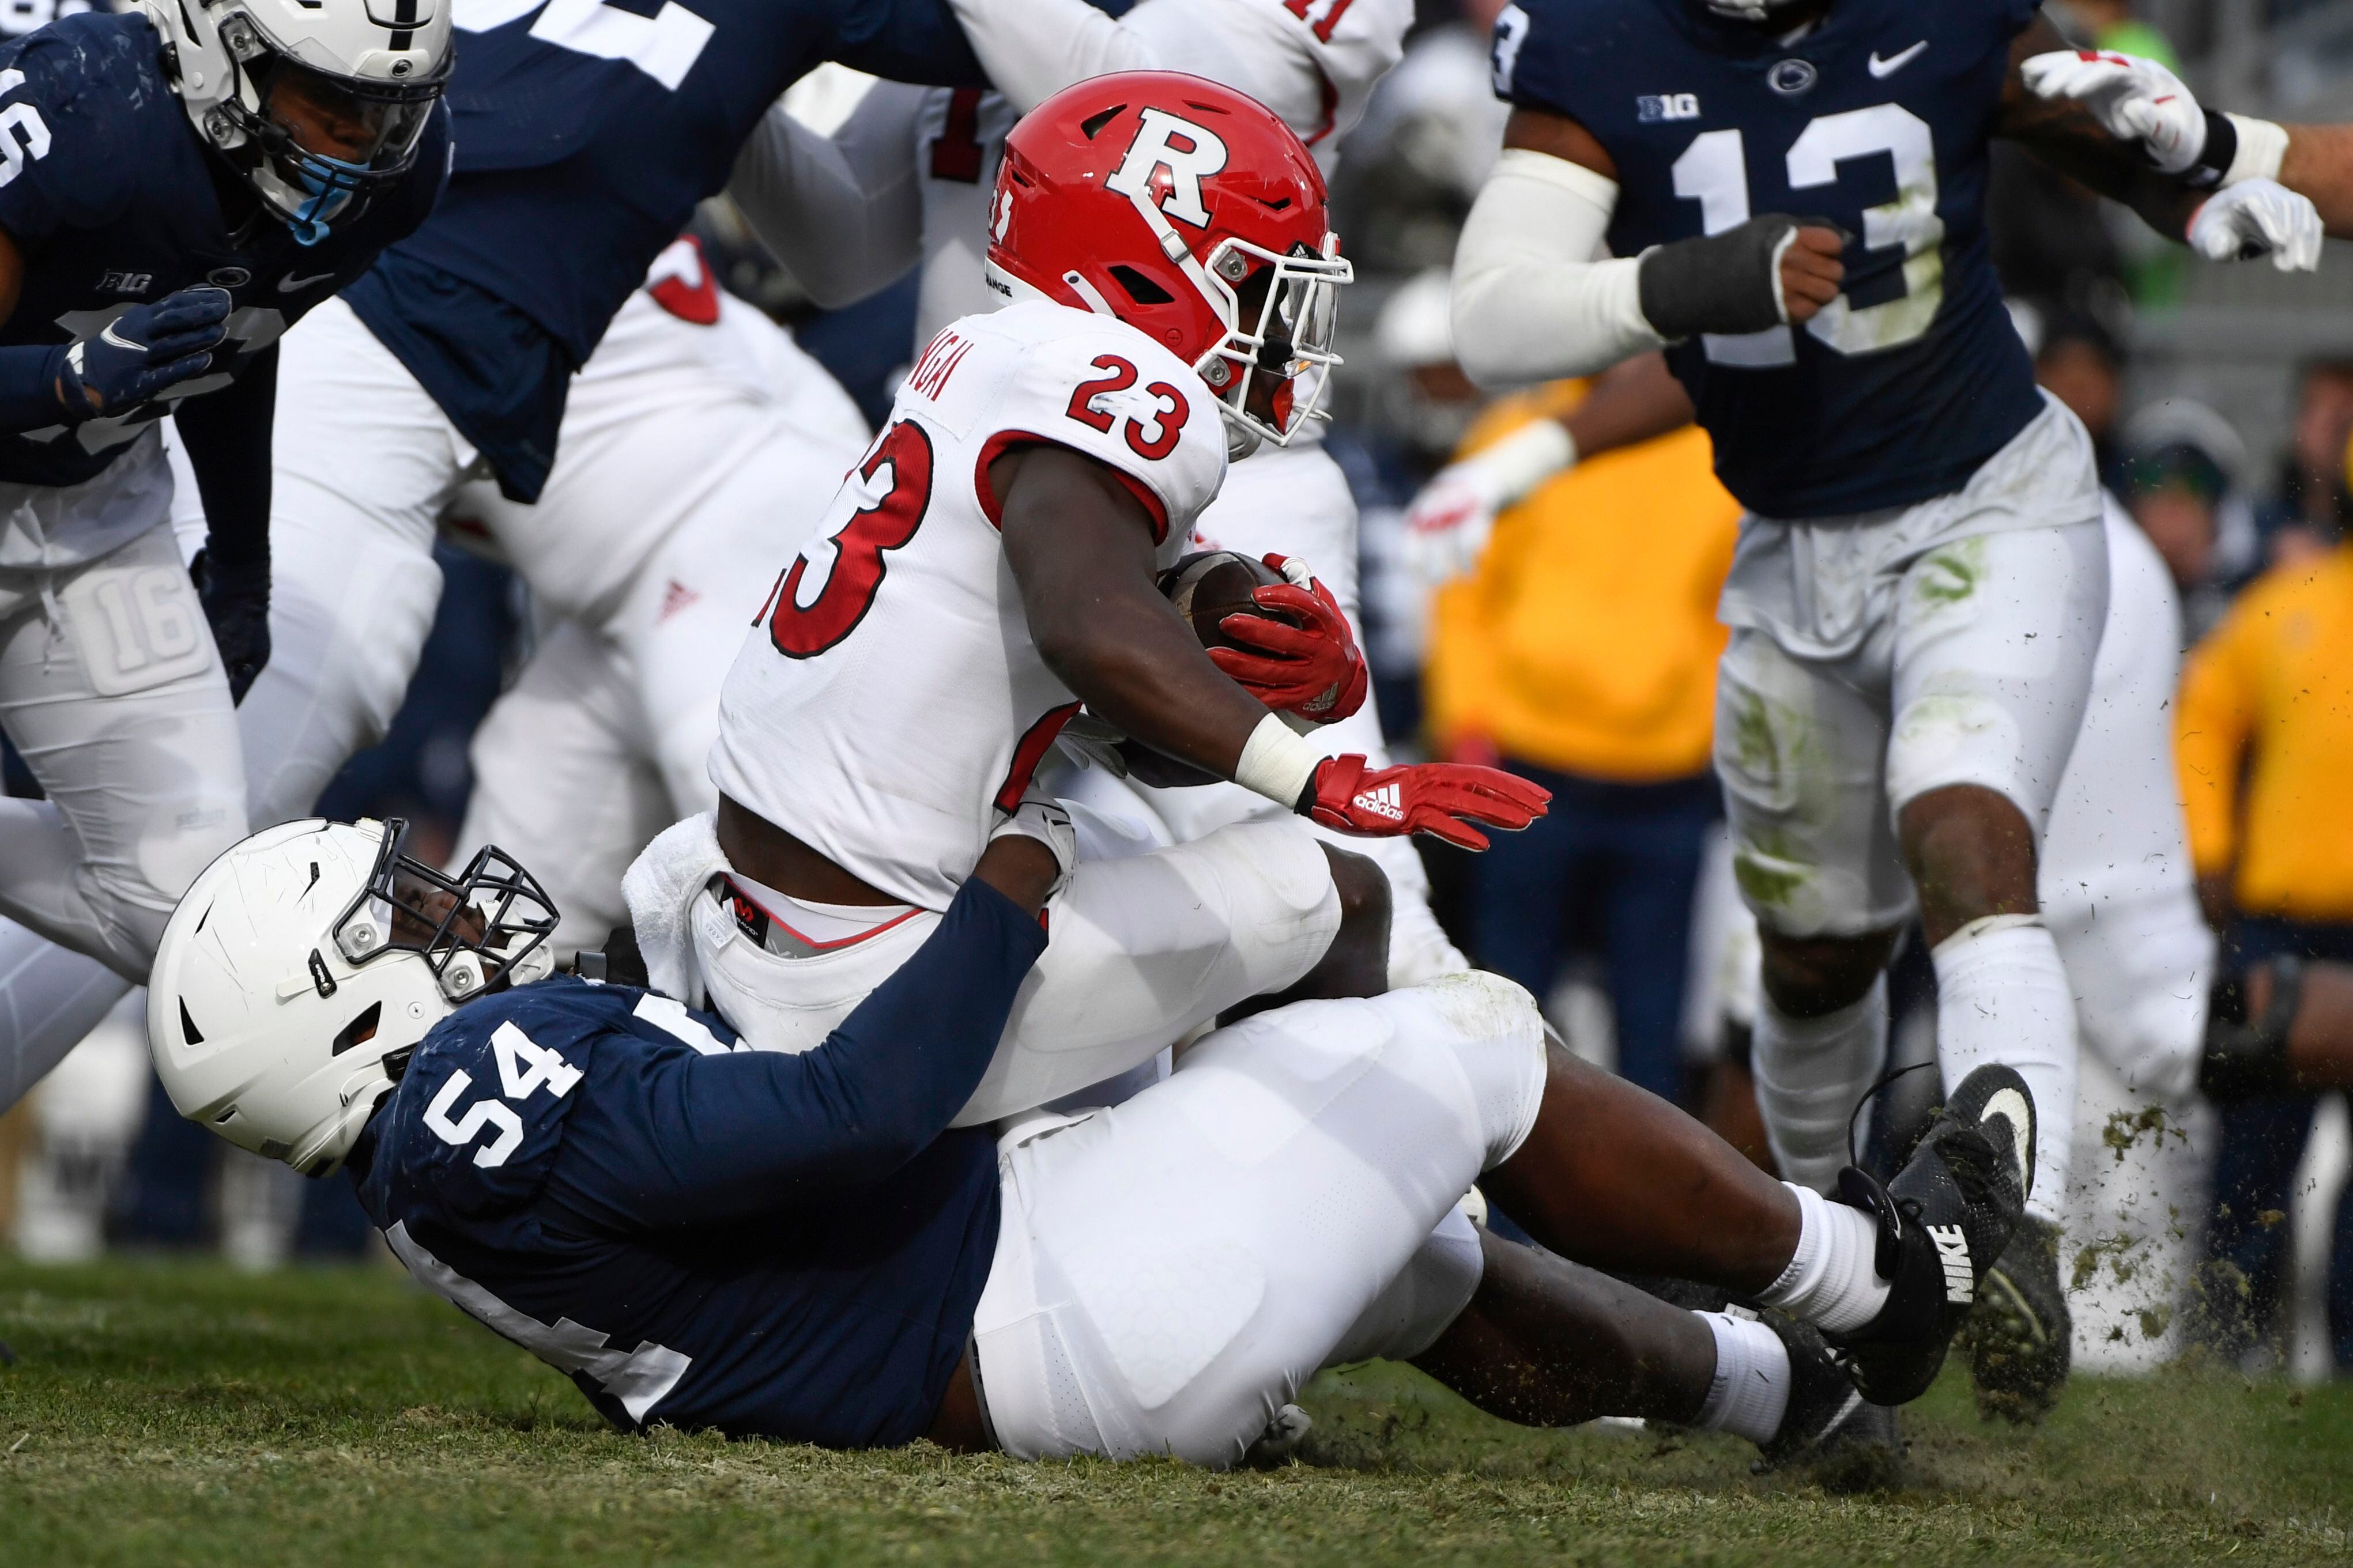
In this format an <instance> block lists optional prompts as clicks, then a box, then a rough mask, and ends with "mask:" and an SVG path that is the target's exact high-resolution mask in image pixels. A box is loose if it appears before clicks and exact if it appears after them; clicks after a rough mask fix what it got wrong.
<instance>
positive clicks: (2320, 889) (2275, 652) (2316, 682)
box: [2174, 545, 2353, 921]
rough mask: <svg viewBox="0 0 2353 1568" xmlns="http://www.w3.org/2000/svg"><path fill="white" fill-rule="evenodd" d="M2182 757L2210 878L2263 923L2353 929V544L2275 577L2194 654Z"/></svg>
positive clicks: (2200, 853) (2186, 683) (2195, 841)
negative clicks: (2230, 876) (2225, 878)
mask: <svg viewBox="0 0 2353 1568" xmlns="http://www.w3.org/2000/svg"><path fill="white" fill-rule="evenodd" d="M2174 752H2175V756H2176V759H2177V761H2178V763H2179V767H2180V771H2181V798H2182V800H2183V802H2184V803H2185V805H2187V806H2188V809H2189V853H2190V858H2191V859H2192V860H2193V861H2195V862H2196V864H2197V867H2198V872H2199V875H2200V876H2213V875H2217V874H2219V873H2221V872H2224V871H2230V870H2232V869H2233V868H2234V867H2235V875H2234V895H2235V898H2236V900H2237V903H2238V906H2239V908H2240V909H2242V910H2245V911H2247V912H2248V913H2250V914H2259V915H2281V916H2285V917H2287V918H2289V919H2292V920H2309V921H2353V795H2348V790H2353V545H2340V546H2339V547H2338V548H2337V550H2335V551H2334V552H2331V553H2329V554H2328V555H2327V556H2324V557H2323V558H2321V559H2320V560H2318V561H2315V562H2305V563H2298V564H2296V565H2294V566H2281V567H2275V568H2274V569H2273V570H2272V571H2271V572H2269V573H2266V574H2264V575H2263V577H2261V578H2260V579H2258V580H2257V581H2256V582H2255V583H2254V584H2253V586H2251V587H2249V588H2248V589H2247V591H2246V592H2245V593H2244V594H2242V595H2240V597H2239V600H2238V602H2237V603H2236V604H2234V605H2232V606H2231V610H2230V613H2229V614H2228V615H2226V616H2223V618H2222V621H2221V625H2219V626H2216V627H2215V628H2214V630H2213V631H2212V632H2211V633H2210V634H2209V635H2208V636H2207V637H2206V639H2205V641H2203V642H2201V643H2200V644H2199V645H2198V646H2197V647H2195V648H2193V649H2191V650H2190V654H2189V659H2188V661H2187V662H2186V664H2185V665H2184V666H2183V668H2182V675H2181V700H2180V701H2179V702H2178V703H2177V704H2175V707H2174Z"/></svg>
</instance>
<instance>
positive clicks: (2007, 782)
mask: <svg viewBox="0 0 2353 1568" xmlns="http://www.w3.org/2000/svg"><path fill="white" fill-rule="evenodd" d="M2107 609H2108V564H2107V544H2106V539H2105V534H2104V532H2103V530H2102V525H2101V522H2100V500H2099V490H2098V484H2097V480H2096V478H2095V475H2094V470H2093V464H2092V454H2091V444H2090V441H2089V438H2088V437H2085V436H2084V430H2083V426H2081V425H2080V424H2079V423H2078V422H2077V421H2076V420H2075V418H2074V416H2073V415H2071V414H2069V413H2067V411H2066V410H2065V409H2064V408H2063V406H2061V405H2058V404H2057V403H2055V402H2046V405H2045V407H2044V410H2043V413H2042V415H2041V416H2039V417H2037V418H2036V419H2034V420H2033V421H2031V423H2029V424H2028V426H2026V428H2025V429H2024V430H2022V431H2021V433H2020V434H2019V435H2018V437H2016V438H2014V439H2013V440H2012V441H2011V442H2010V445H2009V446H2007V447H2003V448H2002V449H2001V450H2000V452H1998V453H1996V454H1995V455H1994V456H1993V457H1992V458H1989V459H1988V460H1987V461H1986V462H1985V464H1984V465H1983V466H1982V467H1980V468H1978V471H1977V473H1976V474H1974V475H1973V476H1971V478H1970V479H1969V482H1968V484H1967V485H1965V486H1964V487H1963V488H1962V489H1959V490H1957V491H1954V492H1952V493H1951V494H1948V495H1945V496H1939V497H1936V498H1935V499H1933V500H1927V501H1924V502H1921V503H1920V504H1918V505H1916V506H1913V507H1907V508H1904V509H1901V510H1895V511H1893V512H1890V513H1886V514H1874V515H1873V516H1870V517H1866V518H1853V519H1841V520H1835V521H1815V522H1810V523H1788V524H1775V523H1767V522H1759V521H1757V520H1754V519H1751V520H1748V521H1745V522H1744V523H1743V525H1742V531H1741V540H1740V544H1739V547H1738V549H1737V550H1736V552H1735V556H1734V561H1733V566H1732V572H1731V574H1730V577H1729V578H1728V579H1727V581H1726V583H1725V592H1724V604H1723V613H1724V617H1725V620H1726V621H1727V622H1729V623H1730V624H1731V625H1732V626H1733V627H1734V630H1733V633H1732V637H1731V640H1730V642H1729V644H1728V645H1727V646H1726V647H1725V654H1724V658H1723V662H1722V665H1721V668H1720V671H1719V679H1718V682H1717V690H1716V726H1715V761H1716V772H1717V774H1718V776H1719V777H1720V778H1721V779H1722V780H1723V783H1724V788H1725V807H1726V815H1727V818H1728V828H1729V831H1730V834H1731V837H1732V845H1733V864H1734V868H1735V873H1736V879H1737V880H1738V882H1739V885H1740V889H1741V894H1742V896H1743V898H1744V899H1745V900H1746V902H1747V903H1748V906H1749V908H1750V909H1751V910H1754V911H1755V912H1756V915H1757V921H1758V923H1759V924H1760V925H1761V926H1763V927H1764V928H1765V929H1766V930H1767V931H1768V932H1778V933H1779V934H1781V935H1784V936H1788V937H1818V936H1832V937H1847V936H1859V935H1862V934H1863V933H1865V932H1868V931H1877V930H1883V929H1885V928H1887V927H1891V926H1895V925H1899V924H1901V923H1902V922H1903V921H1905V919H1906V918H1907V917H1908V916H1909V915H1910V914H1911V912H1912V910H1913V907H1914V902H1915V900H1914V893H1913V889H1912V885H1911V880H1910V878H1909V876H1908V875H1907V874H1906V872H1905V868H1904V864H1903V857H1902V853H1901V847H1900V845H1899V843H1898V837H1897V830H1896V821H1897V817H1898V815H1899V814H1900V813H1901V812H1902V811H1903V809H1904V808H1905V806H1906V805H1909V804H1910V803H1911V802H1912V801H1914V800H1915V799H1918V798H1919V797H1920V796H1922V795H1926V794H1929V793H1930V792H1932V791H1935V790H1937V789H1942V788H1946V787H1948V786H1952V785H1958V784H1969V785H1976V786H1978V787H1981V788H1985V789H1989V790H1992V791H1994V792H1995V793H1997V794H1999V795H2001V796H2003V797H2004V798H2005V799H2007V800H2009V801H2010V802H2011V803H2012V804H2013V805H2016V806H2017V807H2018V809H2019V811H2020V812H2021V814H2022V815H2023V816H2025V818H2026V820H2027V823H2028V824H2029V826H2030V827H2031V830H2032V831H2033V832H2034V834H2035V836H2036V839H2037V842H2038V844H2039V843H2040V841H2041V838H2042V834H2043V831H2044V828H2045V826H2046V825H2047V823H2048V820H2049V817H2050V814H2051V808H2052V801H2053V800H2054V799H2055V798H2056V797H2057V795H2058V791H2059V787H2060V782H2061V777H2062V774H2063V772H2064V770H2065V768H2066V766H2067V760H2068V756H2069V753H2070V752H2072V751H2073V749H2074V745H2075V737H2076V734H2077V732H2078V731H2080V730H2081V729H2082V728H2083V723H2084V710H2085V706H2086V703H2087V700H2088V698H2089V695H2090V691H2091V686H2092V675H2093V667H2094V660H2095V658H2096V657H2097V655H2098V652H2099V646H2100V638H2101V632H2102V628H2103V626H2104V624H2105V619H2106V616H2107ZM1936 963H1937V969H1938V973H1939V976H1940V981H1941V983H1942V984H1943V986H1944V988H1945V989H1946V991H1947V993H1950V994H1947V997H1946V1000H1947V1002H1949V1003H1951V1004H1953V1005H1949V1006H1947V1007H1946V1008H1944V1009H1943V1010H1942V1011H1941V1012H1940V1013H1939V1023H1938V1030H1937V1055H1938V1060H1939V1064H1940V1066H1941V1068H1942V1071H1943V1076H1944V1079H1945V1081H1946V1086H1947V1089H1950V1088H1951V1087H1952V1086H1953V1084H1955V1083H1956V1082H1957V1081H1958V1080H1959V1079H1961V1078H1963V1077H1964V1076H1966V1075H1967V1073H1968V1071H1969V1070H1970V1069H1971V1068H1975V1067H1977V1066H1978V1065H1981V1064H1982V1063H1985V1062H1989V1061H2000V1062H2003V1063H2005V1064H2007V1065H2009V1066H2010V1067H2012V1068H2016V1069H2017V1070H2018V1071H2019V1072H2020V1073H2021V1075H2022V1076H2023V1077H2024V1078H2025V1079H2026V1080H2027V1083H2028V1085H2029V1087H2030V1088H2031V1089H2032V1091H2033V1093H2034V1096H2035V1100H2036V1110H2037V1111H2038V1112H2039V1113H2040V1114H2039V1116H2038V1122H2039V1134H2038V1137H2037V1139H2036V1145H2037V1148H2036V1183H2035V1184H2036V1192H2035V1194H2033V1195H2032V1197H2031V1198H2030V1200H2029V1207H2030V1209H2031V1212H2033V1213H2034V1214H2035V1215H2037V1216H2038V1217H2040V1218H2043V1219H2052V1218H2054V1217H2055V1215H2056V1214H2057V1212H2058V1209H2059V1206H2060V1204H2061V1202H2062V1198H2063V1192H2064V1189H2065V1185H2066V1181H2067V1174H2068V1165H2069V1152H2070V1148H2071V1146H2072V1142H2073V1126H2074V1099H2075V1087H2074V1079H2075V1058H2076V1052H2077V1044H2076V1038H2075V1007H2074V999H2073V994H2071V993H2070V990H2069V988H2068V985H2067V983H2066V979H2065V975H2064V973H2063V968H2062V963H2061V960H2060V958H2059V956H2058V952H2057V950H2056V947H2055V945H2054V942H2053V940H2052V938H2051V937H2050V936H2049V935H2048V934H2047V933H2046V932H2045V931H2042V930H2041V929H2037V928H2033V927H2027V928H2021V929H2017V930H2013V931H2001V932H1985V933H1978V932H1974V931H1970V932H1964V933H1959V934H1957V935H1955V936H1954V937H1952V938H1951V939H1949V941H1948V942H1947V943H1946V944H1945V945H1944V946H1942V947H1940V948H1939V950H1938V952H1937V953H1936ZM1885 1036H1886V1029H1885V1014H1884V1008H1883V1005H1880V1004H1877V1003H1874V1002H1872V1001H1869V1000H1866V1002H1865V1003H1863V1004H1862V1005H1860V1006H1859V1007H1857V1008H1853V1009H1848V1010H1847V1011H1845V1012H1842V1013H1836V1014H1831V1015H1829V1016H1826V1017H1823V1018H1819V1019H1793V1018H1789V1017H1786V1016H1783V1015H1782V1014H1781V1013H1780V1012H1779V1011H1778V1009H1777V1008H1775V1007H1774V1006H1773V1005H1772V1004H1771V1001H1770V998H1769V997H1767V998H1765V999H1763V1000H1762V1002H1761V1003H1760V1005H1759V1008H1758V1012H1757V1030H1756V1067H1757V1100H1758V1105H1759V1108H1760V1109H1761V1110H1762V1111H1763V1113H1764V1120H1765V1124H1766V1130H1767V1133H1768V1134H1769V1135H1770V1137H1771V1140H1772V1144H1773V1150H1774V1153H1775V1155H1776V1157H1777V1158H1778V1160H1779V1161H1780V1163H1781V1165H1782V1168H1783V1173H1784V1174H1785V1175H1787V1176H1788V1178H1789V1179H1790V1180H1791V1181H1795V1182H1800V1183H1804V1184H1808V1185H1811V1186H1818V1187H1820V1186H1824V1185H1826V1184H1827V1183H1828V1181H1829V1180H1830V1179H1831V1176H1832V1175H1833V1174H1834V1173H1836V1171H1837V1169H1838V1167H1839V1166H1841V1164H1843V1163H1845V1160H1846V1154H1845V1146H1846V1142H1847V1137H1846V1113H1847V1111H1848V1110H1850V1109H1851V1108H1852V1106H1853V1105H1854V1104H1855V1101H1856V1100H1857V1099H1858V1098H1859V1097H1860V1096H1861V1095H1862V1093H1863V1092H1864V1091H1865V1090H1866V1089H1868V1088H1869V1087H1870V1085H1871V1082H1872V1080H1873V1079H1874V1078H1875V1077H1876V1076H1877V1074H1878V1073H1879V1071H1880V1069H1881V1066H1882V1064H1883V1062H1884V1060H1885V1055H1886V1050H1885V1043H1886V1042H1885Z"/></svg>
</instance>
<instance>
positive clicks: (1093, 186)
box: [988, 71, 1355, 455]
mask: <svg viewBox="0 0 2353 1568" xmlns="http://www.w3.org/2000/svg"><path fill="white" fill-rule="evenodd" d="M1324 202H1325V195H1324V175H1323V173H1322V171H1320V170H1319V169H1317V168H1316V166H1315V160H1314V158H1313V157H1311V156H1309V155H1308V152H1307V149H1306V148H1305V147H1303V146H1302V145H1301V144H1300V142H1299V138H1298V137H1296V136H1294V135H1293V134H1292V132H1291V128H1290V127H1289V126H1287V125H1285V124H1284V123H1283V122H1282V121H1281V120H1279V119H1277V118H1276V117H1275V115H1274V114H1273V112H1272V111H1271V110H1268V109H1267V108H1266V107H1265V106H1264V105H1262V104H1261V103H1260V102H1258V100H1255V99H1252V98H1250V97H1249V96H1248V95H1246V94H1243V93H1240V92H1236V91H1235V90H1234V89H1231V88H1229V87H1221V86H1219V84H1218V83H1216V82H1213V81H1209V80H1206V79H1203V78H1200V77H1195V76H1184V75H1180V74H1178V73H1176V72H1175V71H1122V72H1119V73H1117V74H1114V75H1112V76H1102V77H1096V78H1094V79H1092V80H1090V81H1082V82H1081V83H1079V84H1078V85H1077V86H1075V87H1071V88H1065V89H1063V90H1062V91H1060V92H1058V93H1056V94H1055V95H1054V96H1053V97H1051V98H1050V99H1048V100H1046V101H1045V102H1043V103H1041V104H1039V106H1038V107H1037V108H1035V109H1033V110H1030V111H1029V113H1028V114H1026V115H1024V116H1022V119H1021V122H1020V123H1019V124H1018V125H1016V126H1015V127H1014V128H1013V131H1012V133H1011V134H1010V135H1008V137H1007V138H1006V139H1005V161H1004V163H1003V165H1002V166H1001V167H1000V168H999V170H998V172H997V194H996V195H995V197H994V198H993V200H992V202H991V204H990V206H989V224H988V278H989V283H990V286H991V287H993V288H995V289H998V290H999V291H1000V292H1003V293H1005V294H1008V295H1009V296H1011V297H1014V298H1017V299H1018V298H1023V297H1029V296H1038V295H1042V296H1043V297H1044V298H1046V299H1049V300H1053V301H1055V302H1056V303H1057V304H1062V305H1071V306H1075V307H1077V308H1078V309H1080V310H1092V311H1095V312H1096V313H1098V314H1100V315H1106V316H1116V317H1118V318H1119V319H1120V320H1121V321H1125V322H1127V323H1128V324H1129V325H1130V326H1132V327H1135V328H1137V329H1139V330H1140V331H1145V332H1148V333H1150V334H1151V335H1152V336H1154V337H1155V338H1157V339H1159V340H1160V341H1161V342H1164V343H1166V344H1167V345H1168V347H1169V348H1170V349H1172V350H1173V351H1175V352H1176V354H1177V355H1178V356H1179V357H1180V358H1183V359H1185V360H1187V361H1188V362H1190V363H1191V364H1192V366H1193V368H1194V369H1195V370H1197V371H1198V372H1199V373H1200V375H1201V379H1202V380H1204V381H1206V382H1208V384H1209V387H1210V390H1211V391H1212V393H1214V394H1215V395H1216V397H1217V400H1218V407H1219V412H1220V413H1222V414H1223V415H1224V416H1226V421H1227V426H1228V433H1229V437H1239V439H1238V440H1230V441H1229V445H1231V446H1235V447H1238V451H1237V455H1239V454H1240V452H1243V451H1249V450H1250V449H1251V448H1253V447H1256V446H1257V445H1258V442H1259V440H1260V439H1261V438H1263V439H1265V440H1269V441H1272V442H1274V443H1275V444H1276V445H1277V446H1285V445H1288V444H1289V443H1290V440H1291V438H1292V437H1293V436H1294V435H1295V434H1297V433H1298V432H1299V430H1300V429H1302V428H1303V426H1305V425H1306V423H1307V421H1308V420H1310V419H1313V418H1316V417H1319V416H1322V413H1323V404H1324V396H1325V394H1326V393H1327V392H1328V391H1329V390H1330V384H1331V374H1332V367H1333V366H1334V365H1336V364H1338V363H1340V356H1339V355H1337V354H1335V353H1333V352H1332V324H1333V317H1334V314H1335V311H1334V307H1335V303H1336V300H1337V290H1338V288H1339V286H1340V285H1341V284H1343V283H1345V282H1348V281H1350V280H1351V279H1352V278H1353V277H1354V276H1355V272H1354V269H1353V268H1350V267H1349V265H1348V263H1347V262H1346V261H1345V260H1343V259H1342V258H1341V256H1340V253H1339V237H1338V236H1337V235H1335V234H1334V233H1332V232H1331V230H1330V228H1329V227H1328V226H1326V222H1325V216H1324ZM1261 290H1262V292H1261ZM1245 301H1248V309H1249V313H1250V314H1251V316H1252V317H1253V319H1252V320H1250V321H1244V320H1243V319H1242V318H1243V316H1244V314H1245V309H1246V305H1245ZM1253 369H1255V370H1261V371H1264V372H1266V373H1268V374H1270V375H1271V376H1273V377H1275V378H1276V379H1277V381H1278V383H1279V384H1278V386H1277V387H1276V389H1275V390H1274V393H1273V395H1272V398H1271V403H1270V404H1269V405H1268V406H1269V410H1270V412H1271V417H1266V416H1261V415H1260V414H1256V413H1253V412H1251V410H1250V402H1251V385H1250V384H1251V381H1252V379H1253V378H1252V376H1251V375H1250V372H1251V371H1252V370H1253Z"/></svg>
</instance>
